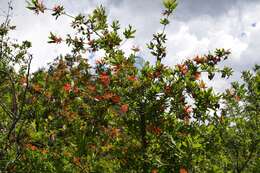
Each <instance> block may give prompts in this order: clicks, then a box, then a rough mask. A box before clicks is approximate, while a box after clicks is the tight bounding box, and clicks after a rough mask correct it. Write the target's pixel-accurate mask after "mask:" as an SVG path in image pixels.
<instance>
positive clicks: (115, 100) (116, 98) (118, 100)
mask: <svg viewBox="0 0 260 173" xmlns="http://www.w3.org/2000/svg"><path fill="white" fill-rule="evenodd" d="M111 100H112V102H114V103H119V102H120V100H121V99H120V96H113V97H112V98H111Z"/></svg>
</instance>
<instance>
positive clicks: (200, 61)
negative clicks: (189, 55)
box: [193, 56, 205, 64]
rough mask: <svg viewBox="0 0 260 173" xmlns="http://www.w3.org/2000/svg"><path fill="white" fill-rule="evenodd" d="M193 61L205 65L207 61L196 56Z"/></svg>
mask: <svg viewBox="0 0 260 173" xmlns="http://www.w3.org/2000/svg"><path fill="white" fill-rule="evenodd" d="M193 60H194V61H195V62H196V64H201V63H204V61H205V59H204V58H203V57H199V56H196V57H195V58H194V59H193Z"/></svg>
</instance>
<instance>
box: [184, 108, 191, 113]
mask: <svg viewBox="0 0 260 173" xmlns="http://www.w3.org/2000/svg"><path fill="white" fill-rule="evenodd" d="M184 112H185V113H187V114H189V113H191V112H192V107H191V106H185V108H184Z"/></svg>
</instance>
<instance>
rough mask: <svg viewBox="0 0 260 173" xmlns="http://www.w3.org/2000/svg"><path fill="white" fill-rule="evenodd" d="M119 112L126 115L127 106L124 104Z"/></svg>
mask: <svg viewBox="0 0 260 173" xmlns="http://www.w3.org/2000/svg"><path fill="white" fill-rule="evenodd" d="M120 110H121V111H122V112H123V113H126V112H127V111H128V104H124V105H122V106H121V108H120Z"/></svg>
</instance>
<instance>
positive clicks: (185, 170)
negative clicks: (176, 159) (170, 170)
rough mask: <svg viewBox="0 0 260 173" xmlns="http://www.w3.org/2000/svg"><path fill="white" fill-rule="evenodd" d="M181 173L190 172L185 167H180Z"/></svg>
mask: <svg viewBox="0 0 260 173" xmlns="http://www.w3.org/2000/svg"><path fill="white" fill-rule="evenodd" d="M180 173H188V171H187V169H186V168H184V167H181V168H180Z"/></svg>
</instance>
